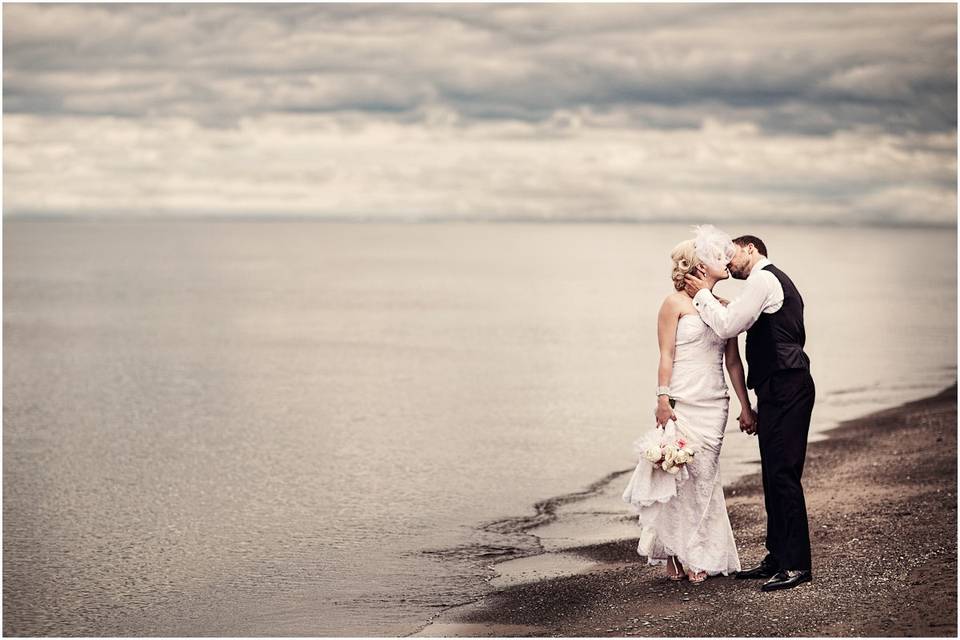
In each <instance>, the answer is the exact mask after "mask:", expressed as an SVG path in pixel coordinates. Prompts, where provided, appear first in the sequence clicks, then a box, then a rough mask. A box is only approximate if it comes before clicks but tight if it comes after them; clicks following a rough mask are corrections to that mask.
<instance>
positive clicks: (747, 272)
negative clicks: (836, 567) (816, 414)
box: [686, 236, 815, 591]
mask: <svg viewBox="0 0 960 640" xmlns="http://www.w3.org/2000/svg"><path fill="white" fill-rule="evenodd" d="M733 243H734V244H735V245H736V251H735V253H734V256H733V258H732V259H731V260H730V263H729V264H728V265H727V267H728V269H729V270H730V275H732V276H733V277H734V278H737V279H738V280H746V286H745V287H744V290H743V294H742V295H741V296H740V297H739V298H737V299H736V300H734V301H733V302H730V303H729V304H728V305H727V306H726V307H725V306H723V305H722V304H721V303H720V302H719V301H718V300H717V299H716V298H714V297H713V294H712V293H711V292H710V290H709V289H708V288H707V283H706V282H705V281H704V280H701V279H700V278H697V277H696V276H693V275H688V276H687V277H686V290H687V293H688V294H690V295H691V296H693V304H694V306H695V307H696V308H697V310H698V311H699V312H700V317H701V318H703V321H704V322H706V323H707V324H708V325H710V327H711V328H712V329H713V330H714V331H715V332H716V333H717V335H719V336H720V337H721V338H732V337H734V336H736V335H738V334H739V333H740V332H742V331H746V332H747V368H748V371H747V388H749V389H754V390H755V392H756V394H757V425H756V426H751V425H741V429H743V430H744V431H746V432H747V433H751V434H752V433H757V434H758V438H759V442H760V467H761V472H762V475H763V494H764V503H765V506H766V511H767V539H766V547H767V551H768V553H767V555H766V557H765V558H764V559H763V560H762V561H761V562H760V564H759V566H757V567H754V568H753V569H750V570H748V571H740V572H738V573H737V574H736V575H735V577H737V578H768V580H767V581H766V582H765V583H764V584H763V586H762V587H761V590H763V591H774V590H777V589H789V588H790V587H795V586H797V585H798V584H802V583H804V582H809V581H810V580H812V578H813V575H812V572H811V561H810V534H809V530H808V527H807V507H806V503H805V501H804V498H803V487H802V486H801V485H800V476H801V475H802V473H803V462H804V458H805V456H806V451H807V432H808V431H809V429H810V414H811V412H812V411H813V401H814V396H815V389H814V384H813V378H811V377H810V359H809V358H808V357H807V354H806V353H804V351H803V345H804V342H805V340H806V334H805V332H804V328H803V299H802V298H801V297H800V292H799V291H797V288H796V287H795V286H794V284H793V281H792V280H790V278H788V277H787V275H786V274H785V273H784V272H783V271H781V270H780V269H778V268H777V267H775V266H774V265H773V264H772V263H771V262H770V260H768V259H767V247H766V245H764V244H763V241H762V240H760V239H759V238H757V237H755V236H740V237H739V238H735V239H734V240H733Z"/></svg>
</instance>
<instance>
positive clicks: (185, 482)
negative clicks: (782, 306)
mask: <svg viewBox="0 0 960 640" xmlns="http://www.w3.org/2000/svg"><path fill="white" fill-rule="evenodd" d="M726 230H727V231H729V232H730V233H731V234H733V235H738V234H741V233H753V234H754V235H758V236H760V237H761V238H763V239H764V241H765V242H766V244H767V246H768V248H769V250H770V258H771V260H772V261H773V262H774V263H775V264H776V265H778V266H779V267H780V268H782V269H783V270H784V271H786V272H787V273H788V274H789V275H790V276H791V277H792V278H793V280H794V282H795V283H796V284H797V286H798V288H799V289H800V291H801V293H802V294H803V296H804V300H805V303H806V327H807V337H808V344H807V353H808V354H809V355H810V358H811V363H812V373H813V377H814V379H815V381H816V384H817V394H818V398H817V405H816V408H815V411H814V417H813V427H812V438H811V439H815V438H817V437H822V435H821V434H822V432H823V431H824V430H826V429H828V428H830V427H831V426H834V425H835V424H836V423H837V422H839V421H841V420H844V419H847V418H851V417H855V416H858V415H861V414H864V413H867V412H872V411H874V410H877V409H880V408H884V407H888V406H894V405H897V404H900V403H901V402H904V401H907V400H913V399H917V398H920V397H923V396H925V395H927V394H930V393H932V392H935V391H939V390H941V389H942V388H944V387H946V386H947V385H949V384H951V383H952V382H954V381H955V380H956V377H957V375H956V374H957V360H956V354H957V342H956V338H957V327H956V318H957V299H956V292H957V281H956V273H957V262H956V259H957V254H956V246H957V236H956V230H955V229H909V228H843V227H806V226H775V225H769V226H749V227H743V228H740V227H733V226H729V227H728V228H726ZM688 237H691V231H690V227H689V226H686V225H646V224H615V223H610V224H589V223H566V224H563V223H549V224H536V223H519V222H518V223H453V222H450V223H434V224H429V223H424V224H403V223H396V224H389V223H365V224H349V223H331V222H309V221H291V220H285V221H265V220H159V219H157V220H124V221H120V220H73V221H71V220H27V219H10V220H5V221H4V223H3V353H4V358H3V427H4V429H3V600H4V602H3V614H4V615H3V618H4V622H3V631H4V634H6V635H92V636H105V635H164V636H181V635H187V636H205V635H277V636H279V635H284V636H296V635H337V636H365V635H374V636H389V635H407V634H412V633H414V632H416V631H417V630H419V629H421V628H423V626H424V625H425V624H426V622H427V621H428V620H429V619H431V617H433V616H434V615H435V614H437V613H438V612H439V611H441V610H443V609H444V608H446V607H449V606H453V605H456V604H461V603H465V602H468V601H471V600H474V599H476V598H479V597H480V596H482V595H483V594H484V593H486V592H488V591H489V590H490V589H491V588H493V587H494V586H496V585H497V584H504V583H508V582H509V581H510V580H514V579H517V575H519V573H522V571H519V572H517V571H515V572H514V573H513V574H510V573H509V572H506V571H504V570H503V569H502V567H503V566H506V565H507V564H509V563H508V562H506V561H509V562H513V563H520V565H516V566H523V563H527V566H528V567H530V566H533V565H532V564H530V563H532V562H535V559H536V557H537V554H539V553H540V552H542V551H545V550H546V551H551V550H562V549H564V548H568V547H572V546H576V545H578V544H583V543H585V542H593V541H597V540H603V539H611V538H616V537H629V536H630V535H632V533H633V530H634V527H635V524H634V523H633V521H632V512H631V510H630V507H629V505H627V504H626V503H622V502H619V501H618V496H619V492H620V491H621V490H622V487H623V486H625V484H626V481H627V479H628V475H626V474H625V472H626V471H629V470H632V466H633V465H634V464H635V462H636V460H635V458H634V454H633V451H632V447H631V445H632V442H633V440H634V439H635V438H636V437H638V436H639V435H640V434H641V433H642V432H643V431H645V430H646V429H648V428H649V427H650V426H651V425H652V424H653V408H654V405H655V399H654V390H655V387H656V370H657V353H658V352H657V341H656V313H657V309H658V308H659V305H660V302H661V301H662V299H663V298H664V297H665V296H666V295H667V294H669V293H670V292H671V282H670V278H669V272H670V262H669V252H670V249H671V248H672V247H673V246H674V245H675V244H676V243H677V242H679V241H681V240H683V239H686V238H688ZM740 287H742V283H740V282H736V281H725V282H721V283H720V284H718V285H717V289H716V291H717V293H719V294H721V295H724V296H726V297H735V296H736V295H737V292H738V290H739V288H740ZM731 398H732V399H731V419H730V425H729V427H728V429H729V432H728V434H727V438H726V439H725V443H724V450H723V456H722V461H723V466H722V469H723V477H724V481H725V482H727V483H729V482H731V481H732V480H734V479H736V478H737V477H739V476H740V475H742V474H744V473H749V472H752V471H754V470H756V469H757V465H756V463H755V461H756V460H757V459H758V455H759V454H758V451H757V444H756V439H755V438H751V437H749V436H746V435H744V434H741V433H740V432H739V431H738V430H737V427H736V422H735V416H736V415H737V412H738V408H739V407H738V403H737V400H736V398H735V396H733V393H732V390H731ZM498 563H501V564H498ZM498 567H499V568H498ZM498 581H499V582H498Z"/></svg>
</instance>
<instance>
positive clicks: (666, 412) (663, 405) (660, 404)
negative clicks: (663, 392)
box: [655, 396, 677, 427]
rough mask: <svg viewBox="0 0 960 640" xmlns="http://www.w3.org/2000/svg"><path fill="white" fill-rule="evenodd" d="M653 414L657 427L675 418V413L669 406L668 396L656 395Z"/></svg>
mask: <svg viewBox="0 0 960 640" xmlns="http://www.w3.org/2000/svg"><path fill="white" fill-rule="evenodd" d="M655 415H656V417H657V426H658V427H662V426H663V425H665V424H667V423H668V422H669V421H671V420H676V419H677V415H676V414H675V413H674V412H673V408H672V407H671V406H670V398H669V397H667V396H657V410H656V412H655Z"/></svg>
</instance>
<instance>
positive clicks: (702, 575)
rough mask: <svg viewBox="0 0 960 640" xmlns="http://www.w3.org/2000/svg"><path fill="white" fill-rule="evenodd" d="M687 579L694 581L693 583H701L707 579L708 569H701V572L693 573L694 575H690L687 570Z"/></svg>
mask: <svg viewBox="0 0 960 640" xmlns="http://www.w3.org/2000/svg"><path fill="white" fill-rule="evenodd" d="M687 579H688V580H689V581H690V582H692V583H693V584H700V583H701V582H703V581H704V580H706V579H707V572H706V571H700V572H698V573H695V574H693V575H690V573H689V572H687Z"/></svg>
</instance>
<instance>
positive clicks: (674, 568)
mask: <svg viewBox="0 0 960 640" xmlns="http://www.w3.org/2000/svg"><path fill="white" fill-rule="evenodd" d="M683 576H684V573H683V567H682V566H680V563H679V562H678V561H677V556H670V557H668V558H667V577H668V578H670V579H671V580H673V581H674V582H679V581H680V580H683Z"/></svg>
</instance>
